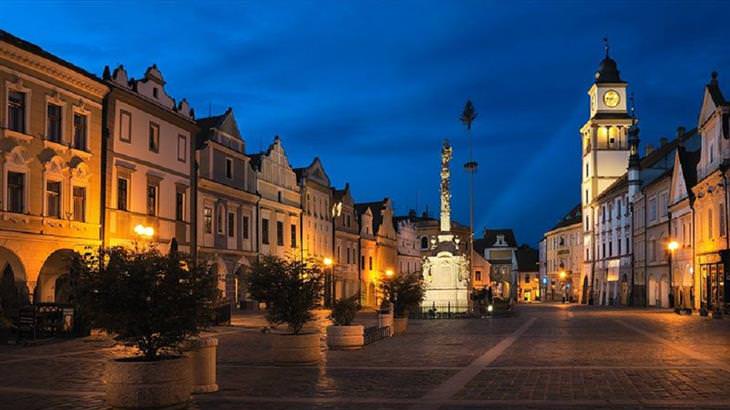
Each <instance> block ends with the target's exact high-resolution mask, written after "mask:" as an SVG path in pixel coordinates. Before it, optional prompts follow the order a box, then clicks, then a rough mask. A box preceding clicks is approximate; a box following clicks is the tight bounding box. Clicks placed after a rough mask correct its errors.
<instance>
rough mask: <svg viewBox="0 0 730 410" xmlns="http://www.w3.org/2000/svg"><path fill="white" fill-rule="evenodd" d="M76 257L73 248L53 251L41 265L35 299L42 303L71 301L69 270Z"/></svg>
mask: <svg viewBox="0 0 730 410" xmlns="http://www.w3.org/2000/svg"><path fill="white" fill-rule="evenodd" d="M73 257H74V251H73V250H71V249H58V250H55V251H53V252H52V253H51V254H50V255H49V256H48V258H46V261H45V262H43V266H41V270H40V273H39V275H38V282H37V283H36V287H35V291H34V296H33V301H34V302H41V303H69V302H70V300H69V297H70V293H71V292H70V288H69V282H68V270H69V267H70V265H71V262H72V260H73Z"/></svg>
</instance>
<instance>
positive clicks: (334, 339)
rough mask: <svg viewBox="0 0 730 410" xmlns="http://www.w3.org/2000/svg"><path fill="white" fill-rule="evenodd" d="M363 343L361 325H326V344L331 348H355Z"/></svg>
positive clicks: (363, 334) (363, 331) (363, 335)
mask: <svg viewBox="0 0 730 410" xmlns="http://www.w3.org/2000/svg"><path fill="white" fill-rule="evenodd" d="M364 343H365V328H364V327H363V326H362V325H348V326H337V325H333V326H327V346H329V348H330V349H332V350H356V349H360V348H361V347H362V345H363V344H364Z"/></svg>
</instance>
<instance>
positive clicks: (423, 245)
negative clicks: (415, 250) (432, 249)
mask: <svg viewBox="0 0 730 410" xmlns="http://www.w3.org/2000/svg"><path fill="white" fill-rule="evenodd" d="M421 249H428V238H427V237H425V236H424V237H423V238H421Z"/></svg>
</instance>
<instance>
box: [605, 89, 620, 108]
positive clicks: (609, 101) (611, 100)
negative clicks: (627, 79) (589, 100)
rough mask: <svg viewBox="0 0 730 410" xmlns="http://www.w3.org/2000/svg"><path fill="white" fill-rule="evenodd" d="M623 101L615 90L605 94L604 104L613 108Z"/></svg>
mask: <svg viewBox="0 0 730 410" xmlns="http://www.w3.org/2000/svg"><path fill="white" fill-rule="evenodd" d="M619 101H621V97H620V96H619V95H618V93H617V92H616V91H614V90H608V91H606V92H605V93H604V94H603V103H604V104H606V105H607V106H609V107H611V108H613V107H615V106H617V105H618V103H619Z"/></svg>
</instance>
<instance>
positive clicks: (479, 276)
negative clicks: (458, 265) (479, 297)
mask: <svg viewBox="0 0 730 410" xmlns="http://www.w3.org/2000/svg"><path fill="white" fill-rule="evenodd" d="M474 279H476V280H477V281H480V280H482V271H480V270H478V271H476V272H474Z"/></svg>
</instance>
